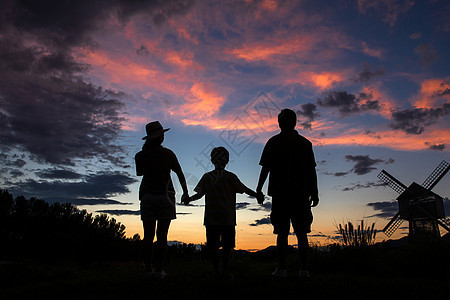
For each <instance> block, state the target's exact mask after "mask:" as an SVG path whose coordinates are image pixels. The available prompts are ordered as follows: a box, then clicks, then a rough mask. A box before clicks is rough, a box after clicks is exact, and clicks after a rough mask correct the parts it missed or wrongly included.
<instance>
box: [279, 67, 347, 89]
mask: <svg viewBox="0 0 450 300" xmlns="http://www.w3.org/2000/svg"><path fill="white" fill-rule="evenodd" d="M343 80H344V75H343V74H342V73H338V72H327V71H324V72H320V73H317V72H312V71H307V72H300V73H298V74H297V75H296V76H293V77H291V78H289V79H288V80H287V81H286V83H287V84H292V83H299V84H302V85H308V86H313V87H315V88H318V89H319V90H326V89H329V88H331V87H333V86H334V85H335V84H336V83H338V82H341V81H343Z"/></svg>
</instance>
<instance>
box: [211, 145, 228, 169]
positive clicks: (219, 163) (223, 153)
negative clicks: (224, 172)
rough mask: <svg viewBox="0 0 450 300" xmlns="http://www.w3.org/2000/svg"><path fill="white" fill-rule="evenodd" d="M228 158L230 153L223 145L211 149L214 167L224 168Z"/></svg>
mask: <svg viewBox="0 0 450 300" xmlns="http://www.w3.org/2000/svg"><path fill="white" fill-rule="evenodd" d="M229 160H230V153H228V150H227V149H225V148H224V147H216V148H214V149H212V151H211V162H212V163H213V165H214V166H215V167H216V168H219V169H224V168H225V166H226V165H227V164H228V161H229Z"/></svg>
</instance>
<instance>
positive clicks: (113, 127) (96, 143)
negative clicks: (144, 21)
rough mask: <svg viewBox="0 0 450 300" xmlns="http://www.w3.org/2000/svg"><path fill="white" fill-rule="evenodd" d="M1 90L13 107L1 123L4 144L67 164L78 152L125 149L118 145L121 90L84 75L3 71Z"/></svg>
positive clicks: (89, 153)
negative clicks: (94, 82)
mask: <svg viewBox="0 0 450 300" xmlns="http://www.w3.org/2000/svg"><path fill="white" fill-rule="evenodd" d="M0 95H1V96H2V98H1V99H0V104H1V107H2V110H4V111H5V112H7V116H6V115H5V116H4V117H3V118H2V121H3V123H4V125H5V126H2V127H1V128H0V141H1V142H2V144H3V145H4V146H9V147H11V148H15V147H16V148H19V149H20V150H25V151H28V152H29V153H30V154H32V155H33V156H35V157H36V158H37V159H38V160H41V161H44V162H48V163H53V164H66V165H73V164H74V163H73V159H74V158H92V157H100V158H103V159H108V158H110V156H112V155H113V154H115V153H117V152H119V151H120V150H121V148H120V147H118V146H115V145H113V141H114V140H115V139H116V138H117V137H118V135H119V133H120V130H121V122H122V121H123V119H122V118H121V117H119V111H120V110H121V109H122V107H123V104H122V103H121V102H120V101H119V100H117V98H116V97H117V96H119V95H117V94H116V93H113V92H111V91H108V90H103V89H102V88H99V87H95V86H93V85H90V84H87V83H85V82H83V81H82V80H81V79H79V78H57V77H50V78H48V77H47V78H41V77H39V76H36V75H32V74H17V73H15V72H10V73H5V72H2V73H0ZM37 116H39V117H37ZM109 160H110V161H111V159H109ZM113 162H114V163H115V164H120V163H121V162H120V161H119V162H118V161H114V160H113Z"/></svg>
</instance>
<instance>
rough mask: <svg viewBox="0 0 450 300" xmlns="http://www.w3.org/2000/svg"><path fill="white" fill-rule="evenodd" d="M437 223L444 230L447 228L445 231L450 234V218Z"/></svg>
mask: <svg viewBox="0 0 450 300" xmlns="http://www.w3.org/2000/svg"><path fill="white" fill-rule="evenodd" d="M437 221H438V223H439V225H441V226H442V228H445V230H447V231H448V232H450V218H445V219H438V220H437Z"/></svg>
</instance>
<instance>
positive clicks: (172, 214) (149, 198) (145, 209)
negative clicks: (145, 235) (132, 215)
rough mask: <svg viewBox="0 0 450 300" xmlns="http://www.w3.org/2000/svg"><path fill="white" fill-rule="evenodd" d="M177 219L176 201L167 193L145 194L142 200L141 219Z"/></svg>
mask: <svg viewBox="0 0 450 300" xmlns="http://www.w3.org/2000/svg"><path fill="white" fill-rule="evenodd" d="M161 219H169V220H173V219H176V211H175V203H174V201H173V200H171V199H170V198H169V196H167V195H154V194H145V195H144V197H143V198H142V200H141V220H161Z"/></svg>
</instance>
